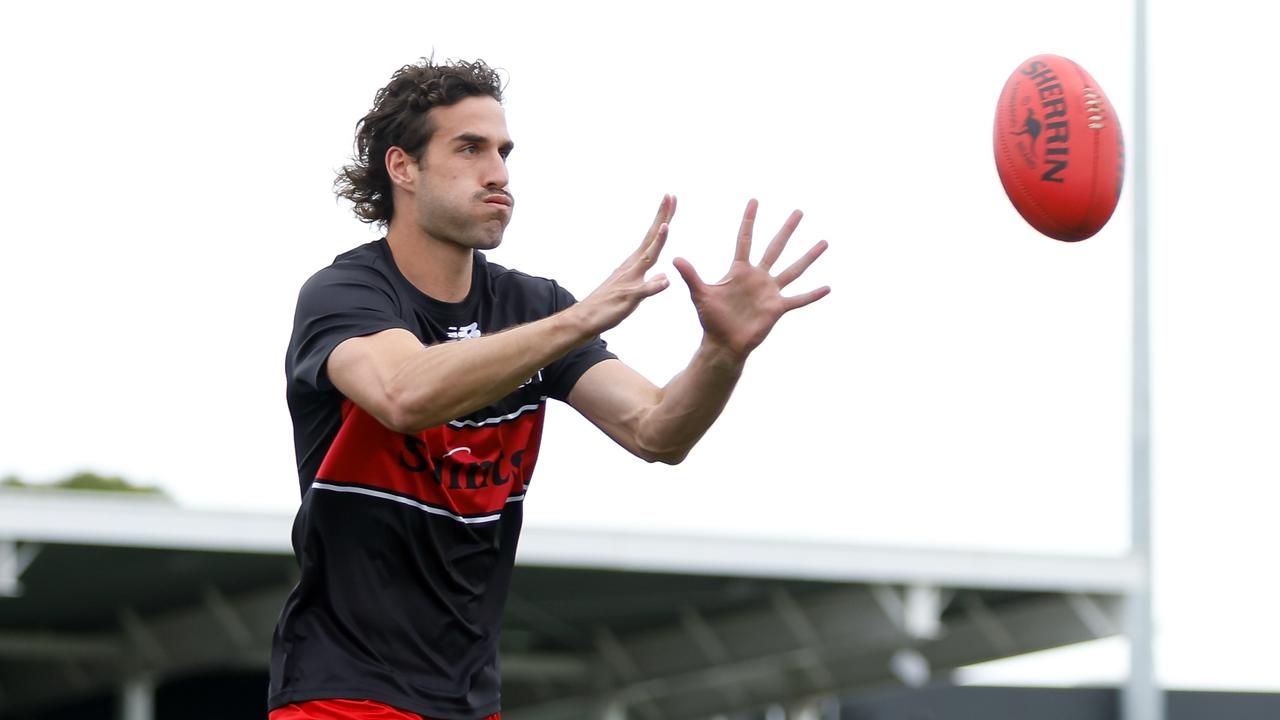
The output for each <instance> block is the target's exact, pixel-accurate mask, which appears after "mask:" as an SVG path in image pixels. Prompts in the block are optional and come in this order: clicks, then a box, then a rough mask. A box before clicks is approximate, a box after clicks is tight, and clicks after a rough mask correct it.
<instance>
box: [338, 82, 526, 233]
mask: <svg viewBox="0 0 1280 720" xmlns="http://www.w3.org/2000/svg"><path fill="white" fill-rule="evenodd" d="M485 95H487V96H489V97H491V98H493V99H495V100H497V101H498V102H502V78H501V77H500V76H499V74H498V71H497V70H494V69H493V68H490V67H489V66H488V65H486V64H485V62H484V61H483V60H476V61H475V62H467V61H463V60H448V61H445V62H444V63H442V64H440V65H436V64H435V63H434V61H433V59H432V58H422V59H421V60H420V61H419V62H418V63H417V64H415V65H405V66H404V67H402V68H400V69H399V70H397V71H396V72H395V74H394V75H392V76H391V82H389V83H387V86H386V87H384V88H382V89H381V90H379V91H378V94H377V95H375V96H374V98H373V109H372V110H370V111H369V114H367V115H365V116H364V117H363V118H361V119H360V122H358V123H356V141H355V154H354V155H353V156H352V158H351V160H352V162H351V164H350V165H347V166H345V167H343V168H342V169H341V170H339V171H338V177H337V179H336V180H334V181H333V189H334V192H336V193H337V194H338V197H341V198H346V199H347V200H350V201H351V203H352V205H354V206H355V207H354V210H355V213H356V217H358V218H360V220H362V221H363V222H367V223H378V224H380V225H382V226H384V227H385V226H386V225H388V224H390V222H391V217H392V215H393V214H394V212H395V208H394V207H393V206H392V203H391V177H390V176H389V175H388V174H387V165H386V156H387V150H389V149H391V148H392V147H399V148H402V149H403V150H404V151H405V152H406V153H408V154H409V155H411V156H412V157H413V159H414V160H416V161H418V162H419V163H421V162H422V156H423V154H424V153H425V152H426V150H427V142H428V141H430V140H431V134H432V133H433V132H434V131H435V128H434V127H432V124H431V122H430V121H428V119H427V111H428V110H430V109H431V108H433V107H444V106H448V105H452V104H454V103H456V102H458V101H460V100H463V99H465V98H468V97H476V96H485Z"/></svg>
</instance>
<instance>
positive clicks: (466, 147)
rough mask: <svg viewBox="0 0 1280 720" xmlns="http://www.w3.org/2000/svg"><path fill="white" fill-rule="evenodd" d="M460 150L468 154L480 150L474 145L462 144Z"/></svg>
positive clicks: (473, 153)
mask: <svg viewBox="0 0 1280 720" xmlns="http://www.w3.org/2000/svg"><path fill="white" fill-rule="evenodd" d="M462 152H464V153H467V154H468V155H475V154H476V153H478V152H480V148H478V147H476V146H475V145H464V146H463V148H462Z"/></svg>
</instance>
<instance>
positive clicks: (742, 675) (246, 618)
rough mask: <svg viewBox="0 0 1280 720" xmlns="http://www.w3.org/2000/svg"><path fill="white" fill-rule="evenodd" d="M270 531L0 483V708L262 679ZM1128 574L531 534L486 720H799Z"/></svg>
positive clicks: (970, 558) (140, 500)
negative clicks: (774, 712)
mask: <svg viewBox="0 0 1280 720" xmlns="http://www.w3.org/2000/svg"><path fill="white" fill-rule="evenodd" d="M291 524H292V517H291V516H289V515H284V514H253V513H232V512H217V511H209V510H196V509H189V508H183V507H180V506H178V505H176V504H174V503H173V502H172V501H169V500H166V499H163V498H158V497H149V496H134V495H122V494H116V493H93V492H84V491H74V492H73V491H47V490H30V489H0V718H23V717H35V716H36V714H37V713H39V712H41V711H42V709H48V708H56V707H58V706H59V705H66V704H68V703H72V702H75V701H76V700H77V699H82V698H89V697H93V696H102V695H103V694H111V695H113V696H114V697H115V698H116V708H117V711H115V712H113V713H112V714H113V715H115V716H116V717H118V718H119V720H154V719H155V718H156V717H157V713H156V705H155V697H156V691H157V688H160V687H162V686H163V685H164V684H165V683H167V682H170V681H176V680H180V679H182V678H189V677H198V676H200V675H202V674H203V675H208V674H210V673H213V674H216V673H218V672H225V673H237V672H240V673H244V672H255V671H257V672H260V671H264V670H265V668H266V663H267V659H268V656H269V643H270V637H271V631H272V628H273V626H274V623H275V620H276V617H277V615H278V613H279V611H280V608H281V605H282V604H283V601H284V598H285V596H286V594H287V593H288V592H289V589H290V588H291V587H292V585H293V583H294V582H295V579H296V569H295V565H294V560H293V556H292V551H291V548H290V544H289V543H290V540H289V536H290V528H291ZM1141 578H1142V573H1141V572H1140V568H1139V567H1138V566H1137V564H1136V562H1135V561H1134V560H1133V559H1131V558H1085V557H1068V556H1055V555H1027V554H1011V553H1009V554H1004V553H992V552H972V551H962V550H942V549H909V548H896V547H877V546H866V545H849V544H840V543H822V542H798V541H781V540H774V539H761V538H749V537H713V536H706V537H704V536H694V535H685V536H677V535H671V534H648V533H636V532H620V531H608V530H585V529H552V528H544V527H538V526H537V525H536V524H530V525H529V526H527V527H526V528H525V530H524V533H523V536H522V539H521V545H520V552H519V555H518V561H517V570H516V574H515V578H514V581H513V587H512V591H511V596H510V600H509V602H508V607H507V615H506V622H505V625H504V630H503V645H502V653H503V655H502V670H503V676H504V692H503V706H504V711H505V712H506V713H508V714H509V715H510V716H512V717H513V718H519V719H520V720H560V719H561V718H598V719H599V720H623V719H624V718H629V717H637V718H646V719H648V718H653V719H655V720H683V719H693V718H710V717H714V716H717V715H724V716H726V717H727V716H729V715H731V714H733V713H737V712H754V713H758V712H759V711H760V710H761V709H762V708H765V707H767V706H771V705H777V706H781V707H786V708H789V709H790V710H789V712H788V717H792V718H815V719H816V718H819V717H820V716H821V715H822V712H823V711H822V707H824V703H826V704H829V703H830V702H831V698H834V697H837V696H839V695H845V694H848V693H849V692H851V691H856V690H858V689H883V688H892V687H895V686H897V687H903V686H907V687H913V686H919V687H923V686H927V685H929V684H930V683H931V679H933V680H936V679H937V678H939V677H940V676H945V674H946V672H947V671H949V670H950V669H953V668H956V667H960V666H964V665H970V664H973V663H977V662H982V661H985V660H992V659H996V658H1002V657H1008V656H1013V655H1018V654H1022V653H1026V652H1032V651H1036V650H1042V649H1046V648H1051V647H1056V646H1061V645H1066V644H1070V643H1076V642H1081V641H1085V640H1090V639H1094V638H1098V637H1104V636H1109V635H1114V634H1118V633H1121V632H1123V627H1122V617H1121V615H1122V610H1123V599H1124V597H1125V594H1126V593H1127V592H1130V591H1131V590H1133V589H1134V588H1135V587H1136V586H1137V583H1139V582H1141ZM265 695H266V688H265V684H264V686H263V688H262V698H263V701H264V702H265ZM77 716H78V717H81V718H89V717H90V715H88V714H83V713H81V714H78V715H77ZM258 717H265V713H263V714H262V715H259V716H258Z"/></svg>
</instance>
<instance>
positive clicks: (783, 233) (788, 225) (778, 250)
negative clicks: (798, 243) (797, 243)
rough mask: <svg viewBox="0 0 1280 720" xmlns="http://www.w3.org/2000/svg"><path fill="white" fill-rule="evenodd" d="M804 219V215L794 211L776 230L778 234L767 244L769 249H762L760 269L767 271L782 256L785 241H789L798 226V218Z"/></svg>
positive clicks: (785, 245) (785, 244)
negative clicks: (779, 228) (780, 227)
mask: <svg viewBox="0 0 1280 720" xmlns="http://www.w3.org/2000/svg"><path fill="white" fill-rule="evenodd" d="M802 217H804V213H802V212H800V211H799V210H795V211H793V212H792V213H791V216H790V217H788V218H787V221H786V222H784V223H782V229H781V230H778V234H777V235H774V236H773V241H772V242H770V243H769V247H767V248H765V249H764V257H762V258H760V268H761V269H763V270H768V269H769V268H772V267H773V264H774V263H775V262H777V261H778V257H779V256H780V255H782V251H783V250H785V249H786V247H787V241H788V240H790V239H791V233H793V232H795V231H796V226H798V225H799V224H800V218H802Z"/></svg>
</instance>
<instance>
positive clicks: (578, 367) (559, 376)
mask: <svg viewBox="0 0 1280 720" xmlns="http://www.w3.org/2000/svg"><path fill="white" fill-rule="evenodd" d="M551 285H552V287H553V289H554V292H555V298H554V304H555V312H560V311H561V310H564V309H565V308H567V307H569V306H570V305H573V304H574V303H575V302H577V300H576V299H574V297H573V295H572V294H571V293H570V292H569V291H568V290H565V289H564V288H562V287H560V286H559V285H557V284H556V283H555V282H552V283H551ZM617 357H618V356H617V355H614V354H613V353H612V352H609V347H608V345H607V344H606V343H605V341H604V339H603V338H601V337H600V336H599V335H597V336H595V337H593V338H591V339H590V340H588V341H587V342H586V343H584V344H583V345H581V346H579V347H577V348H574V349H573V350H571V351H569V353H568V354H567V355H565V356H564V357H562V358H560V359H559V360H557V361H555V362H553V363H551V364H550V365H548V366H547V369H546V373H545V375H546V379H547V395H548V396H549V397H553V398H555V399H557V400H560V401H562V402H563V401H566V400H567V399H568V397H569V393H570V392H572V391H573V386H574V385H576V384H577V383H578V379H579V378H581V377H582V375H583V373H585V372H586V371H587V370H590V369H591V367H592V366H593V365H595V364H596V363H598V362H600V361H602V360H613V359H616V358H617Z"/></svg>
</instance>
